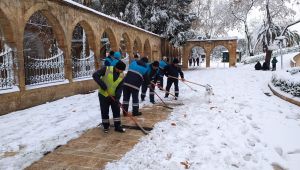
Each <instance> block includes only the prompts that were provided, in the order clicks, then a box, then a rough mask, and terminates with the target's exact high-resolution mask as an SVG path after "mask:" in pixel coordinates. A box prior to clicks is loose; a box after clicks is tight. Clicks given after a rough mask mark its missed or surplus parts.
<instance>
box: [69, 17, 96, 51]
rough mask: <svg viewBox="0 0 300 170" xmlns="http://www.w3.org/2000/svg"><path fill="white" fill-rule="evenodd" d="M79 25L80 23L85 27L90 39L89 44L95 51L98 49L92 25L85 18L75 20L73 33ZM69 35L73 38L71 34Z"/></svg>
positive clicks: (71, 32)
mask: <svg viewBox="0 0 300 170" xmlns="http://www.w3.org/2000/svg"><path fill="white" fill-rule="evenodd" d="M77 25H80V26H81V27H82V28H83V29H84V31H85V33H86V36H87V39H88V44H89V46H90V47H91V49H92V50H93V51H96V42H95V34H94V31H93V29H92V27H91V25H90V24H89V23H88V22H87V21H85V20H81V21H78V22H74V23H73V24H72V27H71V28H72V31H70V34H73V31H74V29H75V27H76V26H77ZM69 37H71V38H72V36H69Z"/></svg>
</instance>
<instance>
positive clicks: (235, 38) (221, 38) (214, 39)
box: [187, 37, 238, 42]
mask: <svg viewBox="0 0 300 170" xmlns="http://www.w3.org/2000/svg"><path fill="white" fill-rule="evenodd" d="M237 39H238V37H220V38H211V39H205V40H199V39H191V40H187V42H197V41H220V40H237Z"/></svg>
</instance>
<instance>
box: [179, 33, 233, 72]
mask: <svg viewBox="0 0 300 170" xmlns="http://www.w3.org/2000/svg"><path fill="white" fill-rule="evenodd" d="M236 49H237V41H236V38H235V37H233V38H227V39H216V40H197V41H196V40H193V41H188V42H187V43H186V44H185V45H184V47H183V62H182V64H183V67H184V68H186V69H187V68H189V67H190V61H191V58H199V62H202V65H203V67H219V66H216V65H212V63H213V64H218V65H219V64H220V63H222V64H223V65H222V67H225V66H226V67H232V66H235V64H236V62H237V52H236ZM211 61H213V62H211ZM193 65H194V64H193Z"/></svg>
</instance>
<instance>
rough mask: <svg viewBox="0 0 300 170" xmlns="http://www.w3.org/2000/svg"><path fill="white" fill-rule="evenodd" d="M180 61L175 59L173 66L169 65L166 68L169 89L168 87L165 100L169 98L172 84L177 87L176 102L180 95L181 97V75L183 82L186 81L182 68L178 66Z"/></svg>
mask: <svg viewBox="0 0 300 170" xmlns="http://www.w3.org/2000/svg"><path fill="white" fill-rule="evenodd" d="M178 63H179V61H178V59H177V58H175V59H174V60H173V62H172V64H170V65H168V66H166V67H165V75H166V76H167V77H168V79H167V87H166V90H167V92H166V95H165V98H167V97H168V96H169V93H168V92H169V91H170V88H171V86H172V84H173V83H174V86H175V96H176V98H175V100H177V98H178V95H179V88H178V77H179V75H180V77H181V79H182V81H185V80H184V75H183V72H182V71H181V68H180V67H179V66H178Z"/></svg>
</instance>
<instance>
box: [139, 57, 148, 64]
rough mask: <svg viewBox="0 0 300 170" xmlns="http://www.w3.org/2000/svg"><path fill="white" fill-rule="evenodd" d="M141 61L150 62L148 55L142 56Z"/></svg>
mask: <svg viewBox="0 0 300 170" xmlns="http://www.w3.org/2000/svg"><path fill="white" fill-rule="evenodd" d="M141 61H142V62H144V63H148V61H149V60H148V58H147V57H143V58H141Z"/></svg>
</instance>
